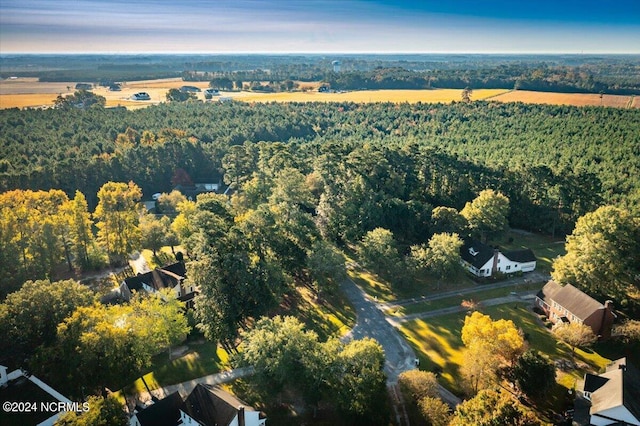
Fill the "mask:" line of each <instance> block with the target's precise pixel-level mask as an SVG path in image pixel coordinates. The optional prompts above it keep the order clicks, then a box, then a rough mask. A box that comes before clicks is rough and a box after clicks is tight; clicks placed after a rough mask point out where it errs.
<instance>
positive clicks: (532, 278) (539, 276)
mask: <svg viewBox="0 0 640 426" xmlns="http://www.w3.org/2000/svg"><path fill="white" fill-rule="evenodd" d="M550 279H551V276H550V275H548V274H543V273H541V272H535V271H534V272H529V273H527V274H526V275H524V276H522V277H516V278H510V279H508V280H506V281H500V282H498V283H494V284H482V285H477V286H473V287H467V288H461V289H458V290H451V291H445V292H442V293H437V294H432V295H429V296H418V297H413V298H411V299H402V300H394V301H392V302H384V303H379V304H378V307H379V308H380V309H395V308H399V307H401V306H407V305H413V304H416V303H422V302H428V301H432V300H439V299H445V298H447V297H451V296H462V295H465V294H473V293H479V292H481V291H485V290H493V289H496V288H508V287H517V286H519V285H525V284H530V283H536V282H547V281H549V280H550Z"/></svg>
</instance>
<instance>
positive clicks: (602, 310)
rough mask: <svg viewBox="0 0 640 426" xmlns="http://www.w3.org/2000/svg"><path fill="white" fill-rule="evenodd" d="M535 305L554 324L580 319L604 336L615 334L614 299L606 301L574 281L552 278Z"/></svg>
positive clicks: (604, 337) (605, 337)
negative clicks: (570, 282) (563, 281)
mask: <svg viewBox="0 0 640 426" xmlns="http://www.w3.org/2000/svg"><path fill="white" fill-rule="evenodd" d="M535 305H536V306H537V307H539V308H540V309H542V310H543V311H544V313H545V314H546V315H547V317H548V318H549V321H551V322H552V323H554V324H556V323H559V322H564V323H571V322H578V323H581V324H585V325H588V326H589V327H591V330H593V333H594V334H595V335H596V336H598V337H599V338H601V339H607V338H609V337H611V326H612V325H613V321H614V320H615V318H616V314H615V313H614V312H613V302H612V301H610V300H608V301H606V302H605V303H604V304H602V303H600V302H598V301H597V300H595V299H594V298H592V297H591V296H589V295H588V294H586V293H584V292H583V291H581V290H579V289H577V288H575V287H574V286H572V285H571V284H566V285H561V284H558V283H557V282H555V281H553V280H551V281H549V282H548V283H547V284H545V286H544V287H543V288H542V290H540V291H539V292H538V294H537V295H536V299H535Z"/></svg>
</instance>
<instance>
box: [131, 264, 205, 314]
mask: <svg viewBox="0 0 640 426" xmlns="http://www.w3.org/2000/svg"><path fill="white" fill-rule="evenodd" d="M186 275H187V270H186V268H185V265H184V262H176V263H172V264H170V265H167V266H163V267H161V268H156V269H154V270H153V271H149V272H145V273H144V274H138V275H136V276H135V277H129V278H125V280H124V284H125V285H126V289H124V288H122V286H121V288H120V294H121V296H122V298H123V299H124V300H129V299H130V298H131V293H132V292H134V291H146V292H147V293H154V292H157V291H160V290H162V289H165V288H168V289H171V290H173V291H174V293H175V295H176V297H177V298H178V300H180V301H182V302H185V304H186V307H187V308H192V307H193V304H194V301H193V299H194V298H195V296H196V295H197V294H198V290H197V289H196V288H195V287H193V286H192V285H186V284H185V282H184V281H185V277H186Z"/></svg>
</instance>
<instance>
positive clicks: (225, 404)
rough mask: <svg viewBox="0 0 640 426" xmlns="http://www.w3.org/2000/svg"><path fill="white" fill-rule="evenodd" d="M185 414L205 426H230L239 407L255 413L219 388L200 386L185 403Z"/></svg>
mask: <svg viewBox="0 0 640 426" xmlns="http://www.w3.org/2000/svg"><path fill="white" fill-rule="evenodd" d="M184 405H185V412H186V413H187V414H188V415H189V416H191V417H192V418H193V419H195V420H197V421H199V422H201V423H203V424H205V425H218V426H228V425H229V423H231V421H232V420H233V419H234V418H235V417H236V415H237V414H238V407H241V406H242V407H244V409H245V411H254V409H253V408H251V407H249V406H248V405H247V404H246V403H244V402H242V401H241V400H239V399H238V398H236V397H235V396H233V395H231V394H230V393H228V392H226V391H224V390H223V389H222V388H220V387H218V386H211V385H203V384H198V385H197V386H196V387H195V389H193V391H192V392H191V393H190V394H189V396H188V397H187V399H186V400H185V402H184Z"/></svg>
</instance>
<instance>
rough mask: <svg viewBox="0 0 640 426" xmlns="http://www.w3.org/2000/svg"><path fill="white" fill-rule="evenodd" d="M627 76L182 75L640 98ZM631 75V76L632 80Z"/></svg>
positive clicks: (541, 70)
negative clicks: (603, 94)
mask: <svg viewBox="0 0 640 426" xmlns="http://www.w3.org/2000/svg"><path fill="white" fill-rule="evenodd" d="M631 68H632V69H630V70H629V74H624V73H620V74H616V75H615V76H611V75H609V76H598V75H595V74H594V72H593V70H592V69H590V68H576V67H566V66H565V67H548V66H541V67H537V68H529V67H523V66H521V65H511V66H499V67H496V68H485V69H436V70H428V71H411V70H407V69H405V68H400V67H395V68H385V67H379V68H376V69H373V70H370V71H341V72H326V71H325V72H322V70H320V69H315V70H306V71H303V72H300V73H296V72H294V71H295V70H288V72H287V71H286V70H282V71H264V70H253V71H233V72H190V71H185V72H183V73H182V78H183V79H184V80H188V81H215V80H219V79H221V78H226V79H228V80H230V81H241V82H248V83H251V82H262V81H268V82H270V83H271V85H272V86H273V87H276V88H277V87H279V86H280V85H279V84H278V83H280V82H282V81H291V80H300V81H321V82H322V83H323V84H325V85H326V86H328V87H330V88H331V89H335V90H380V89H410V90H419V89H463V88H465V87H469V88H471V89H505V88H508V89H510V88H513V89H521V90H533V91H539V92H561V93H606V94H617V95H634V94H640V66H638V67H636V68H635V69H633V67H631ZM634 73H635V77H634Z"/></svg>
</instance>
